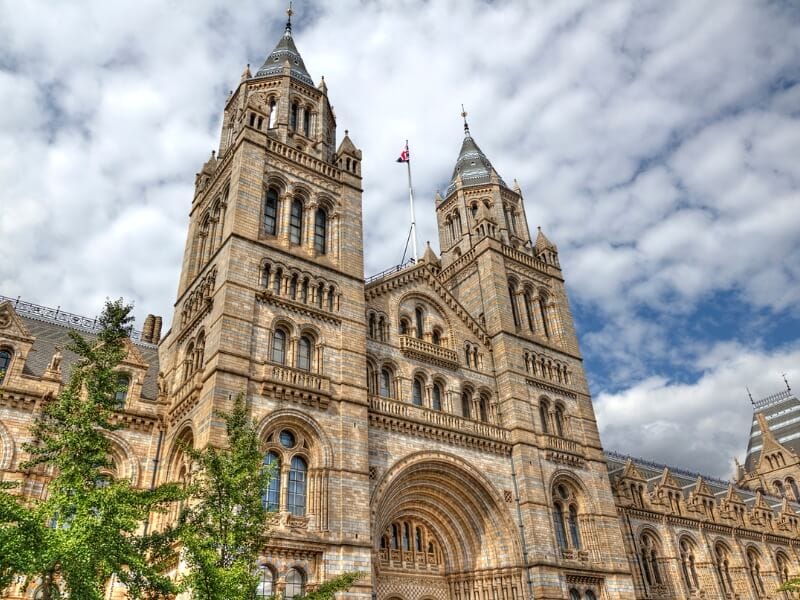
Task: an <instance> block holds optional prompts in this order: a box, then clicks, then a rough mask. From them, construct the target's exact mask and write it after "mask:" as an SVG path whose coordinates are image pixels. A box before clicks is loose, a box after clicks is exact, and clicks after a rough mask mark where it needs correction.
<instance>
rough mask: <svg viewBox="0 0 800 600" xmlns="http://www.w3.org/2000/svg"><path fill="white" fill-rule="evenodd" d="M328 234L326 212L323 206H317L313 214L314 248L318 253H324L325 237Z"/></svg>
mask: <svg viewBox="0 0 800 600" xmlns="http://www.w3.org/2000/svg"><path fill="white" fill-rule="evenodd" d="M327 234H328V214H327V213H326V212H325V209H324V208H318V209H317V212H316V214H315V215H314V250H316V251H317V253H318V254H325V249H326V244H325V241H326V237H327Z"/></svg>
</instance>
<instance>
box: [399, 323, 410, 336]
mask: <svg viewBox="0 0 800 600" xmlns="http://www.w3.org/2000/svg"><path fill="white" fill-rule="evenodd" d="M408 327H409V325H408V319H400V335H408Z"/></svg>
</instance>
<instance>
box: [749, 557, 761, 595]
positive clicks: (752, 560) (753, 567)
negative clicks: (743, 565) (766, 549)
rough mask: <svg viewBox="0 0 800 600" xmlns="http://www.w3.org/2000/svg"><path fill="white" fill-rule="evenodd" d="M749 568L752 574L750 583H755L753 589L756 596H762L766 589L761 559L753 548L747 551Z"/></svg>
mask: <svg viewBox="0 0 800 600" xmlns="http://www.w3.org/2000/svg"><path fill="white" fill-rule="evenodd" d="M747 570H748V573H749V574H750V583H751V584H753V590H754V591H755V593H756V596H758V597H759V598H762V597H763V596H764V594H765V591H764V580H763V578H762V577H761V561H760V560H759V556H758V553H757V552H756V551H755V550H753V549H752V548H751V549H750V550H749V551H748V552H747Z"/></svg>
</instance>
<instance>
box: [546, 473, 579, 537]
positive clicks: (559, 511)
mask: <svg viewBox="0 0 800 600" xmlns="http://www.w3.org/2000/svg"><path fill="white" fill-rule="evenodd" d="M553 525H554V526H555V530H556V540H557V541H558V545H559V547H560V548H561V549H562V550H571V551H574V550H580V549H581V533H580V527H579V525H578V501H577V498H576V497H575V492H574V490H573V489H572V487H570V486H568V485H566V484H564V483H560V484H558V485H557V486H556V488H555V490H554V491H553Z"/></svg>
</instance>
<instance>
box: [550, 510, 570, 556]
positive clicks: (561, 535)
mask: <svg viewBox="0 0 800 600" xmlns="http://www.w3.org/2000/svg"><path fill="white" fill-rule="evenodd" d="M553 526H554V527H555V530H556V541H557V542H558V547H559V548H561V549H562V550H566V549H567V532H566V531H565V530H564V511H563V510H562V508H561V504H559V503H556V505H555V507H554V509H553Z"/></svg>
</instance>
